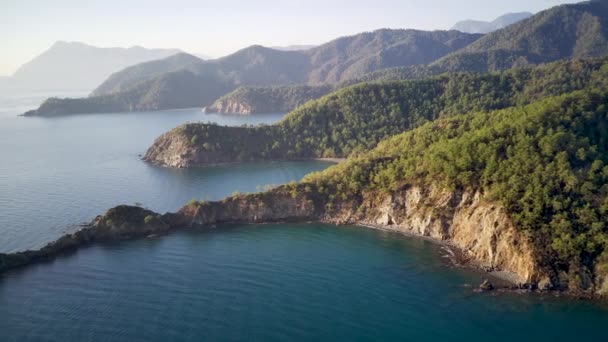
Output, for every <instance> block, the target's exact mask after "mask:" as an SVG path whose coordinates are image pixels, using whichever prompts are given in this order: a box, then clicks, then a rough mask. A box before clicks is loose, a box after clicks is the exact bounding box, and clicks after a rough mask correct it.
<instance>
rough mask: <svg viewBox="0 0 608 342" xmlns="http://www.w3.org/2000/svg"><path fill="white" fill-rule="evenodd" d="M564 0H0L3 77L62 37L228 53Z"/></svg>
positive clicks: (432, 24) (441, 25)
mask: <svg viewBox="0 0 608 342" xmlns="http://www.w3.org/2000/svg"><path fill="white" fill-rule="evenodd" d="M572 2H578V1H563V0H508V1H506V0H458V1H454V0H251V1H242V0H241V1H239V0H213V1H208V0H198V1H196V0H171V1H166V0H165V1H160V0H118V1H113V0H105V1H104V0H98V1H86V0H44V1H43V0H38V1H35V0H0V44H1V45H0V46H1V49H2V53H1V57H0V75H8V74H12V73H13V72H14V71H15V70H16V69H17V67H18V66H19V65H21V64H23V63H25V62H27V61H29V60H31V59H32V58H34V57H35V56H37V55H38V54H40V53H41V52H43V51H44V50H45V49H47V48H48V47H50V46H51V45H52V44H53V43H54V42H55V41H58V40H65V41H82V42H86V43H89V44H92V45H97V46H104V47H105V46H123V47H128V46H132V45H141V46H144V47H150V48H152V47H163V48H180V49H182V50H184V51H187V52H193V53H201V54H205V55H208V56H214V57H218V56H222V55H226V54H229V53H231V52H233V51H236V50H238V49H240V48H243V47H245V46H248V45H251V44H262V45H267V46H272V45H293V44H320V43H323V42H326V41H329V40H331V39H333V38H336V37H339V36H344V35H351V34H354V33H358V32H362V31H371V30H374V29H378V28H383V27H388V28H416V29H424V30H432V29H448V28H450V27H451V26H452V25H453V24H454V23H455V22H457V21H459V20H462V19H469V18H471V19H480V20H492V19H494V18H495V17H497V16H499V15H502V14H504V13H507V12H520V11H530V12H538V11H540V10H542V9H546V8H548V7H551V6H554V5H558V4H563V3H572Z"/></svg>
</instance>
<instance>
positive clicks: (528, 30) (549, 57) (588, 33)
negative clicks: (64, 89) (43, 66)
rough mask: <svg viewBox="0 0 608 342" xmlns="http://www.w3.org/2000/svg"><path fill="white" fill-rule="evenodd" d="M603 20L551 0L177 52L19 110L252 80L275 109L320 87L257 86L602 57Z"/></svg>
mask: <svg viewBox="0 0 608 342" xmlns="http://www.w3.org/2000/svg"><path fill="white" fill-rule="evenodd" d="M607 20H608V6H607V5H606V4H605V3H604V2H600V1H592V2H583V3H579V4H571V5H561V6H556V7H553V8H551V9H548V10H545V11H542V12H540V13H538V14H536V15H534V16H532V17H530V18H527V19H524V20H521V21H519V22H517V23H515V24H513V25H510V26H508V27H506V28H503V29H500V30H497V31H494V32H492V33H488V34H486V35H482V34H469V33H463V32H459V31H432V32H429V31H419V30H391V29H381V30H377V31H374V32H364V33H360V34H357V35H353V36H348V37H342V38H338V39H335V40H333V41H331V42H328V43H326V44H322V45H320V46H317V47H314V48H312V49H308V50H300V51H279V50H276V49H270V48H266V47H263V46H259V45H254V46H251V47H248V48H245V49H242V50H240V51H237V52H235V53H234V54H231V55H229V56H226V57H223V58H219V59H216V60H210V61H203V60H200V59H199V58H197V57H195V56H191V55H187V54H179V55H176V56H171V57H169V58H166V59H163V60H157V61H152V62H148V63H143V64H139V65H135V66H133V67H129V68H126V69H124V70H122V71H120V72H117V73H115V74H113V75H112V76H111V77H110V78H108V79H107V80H106V81H105V82H103V83H102V84H101V85H100V86H99V87H98V88H97V89H96V90H95V91H94V92H93V95H94V96H93V97H89V98H85V99H64V100H61V99H53V100H52V101H49V102H47V103H45V104H43V106H41V108H40V109H39V110H37V111H32V112H29V113H28V115H55V114H69V113H88V112H105V111H137V110H157V109H170V108H186V107H203V106H209V105H211V104H212V103H213V102H214V101H215V100H217V99H218V98H220V97H222V96H223V95H225V94H227V93H228V92H230V91H232V90H234V89H236V88H237V87H239V86H256V87H257V88H255V92H258V93H266V94H269V93H273V94H276V95H278V96H273V102H274V103H275V104H276V105H277V106H278V107H277V108H278V109H284V108H287V107H289V106H287V105H285V103H283V104H281V103H280V102H281V101H285V102H286V103H291V104H300V103H302V101H305V99H306V98H305V96H308V95H312V94H316V95H317V96H320V95H322V94H323V93H324V91H323V90H321V91H317V90H311V89H307V88H303V87H292V88H290V89H287V90H285V91H283V90H280V91H273V92H269V91H266V90H263V89H261V88H260V87H277V86H293V85H298V84H299V85H302V84H307V85H312V86H316V85H327V84H342V85H348V84H352V82H357V81H374V80H387V79H393V80H394V79H409V78H422V77H428V76H432V75H438V74H441V73H444V72H489V71H490V72H491V71H499V70H504V69H509V68H512V67H524V66H529V65H534V64H541V63H547V62H552V61H556V60H560V59H565V58H588V57H596V56H603V55H605V54H606V53H608V40H607V37H606V34H605V32H608V23H607ZM326 89H332V88H326ZM300 91H303V92H304V94H301V93H298V92H300ZM326 91H329V90H326ZM243 94H244V93H243V92H240V93H234V95H235V98H236V97H239V98H241V99H245V98H247V99H251V98H256V99H258V101H263V98H264V97H263V96H249V95H248V96H242V95H243ZM307 94H308V95H307ZM237 95H238V96H237ZM280 99H283V100H280ZM224 100H227V99H226V98H225V97H224ZM228 100H229V101H230V99H229V98H228ZM225 104H227V106H226V105H225V106H223V107H225V108H239V107H243V108H245V107H248V108H250V109H247V111H250V110H251V108H255V107H258V108H265V109H269V108H270V106H269V105H268V104H264V103H259V104H257V105H253V106H252V105H250V104H249V105H248V106H240V104H239V103H229V102H225ZM252 112H255V110H252Z"/></svg>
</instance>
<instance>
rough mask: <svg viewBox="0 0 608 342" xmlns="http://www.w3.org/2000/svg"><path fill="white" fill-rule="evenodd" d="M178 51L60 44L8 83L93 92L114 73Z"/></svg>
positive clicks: (137, 47) (39, 87)
mask: <svg viewBox="0 0 608 342" xmlns="http://www.w3.org/2000/svg"><path fill="white" fill-rule="evenodd" d="M178 52H180V51H179V50H177V49H146V48H143V47H140V46H134V47H131V48H100V47H96V46H91V45H88V44H85V43H80V42H63V41H59V42H56V43H55V44H53V46H51V47H50V48H49V49H48V50H47V51H45V52H43V53H42V54H41V55H39V56H38V57H36V58H34V59H33V60H31V61H30V62H28V63H26V64H24V65H23V66H21V67H20V68H19V69H18V70H17V71H16V72H15V73H14V74H13V76H12V77H10V78H8V79H7V80H6V81H5V83H9V85H11V86H13V87H17V88H23V89H36V90H76V89H78V90H87V89H93V88H95V87H96V86H98V85H99V84H100V83H101V82H103V81H104V80H105V79H106V78H108V77H109V76H110V75H111V74H112V73H113V72H116V71H119V70H121V69H124V68H125V67H128V66H131V65H135V64H138V63H142V62H146V61H150V60H155V59H159V58H165V57H167V56H171V55H173V54H176V53H178Z"/></svg>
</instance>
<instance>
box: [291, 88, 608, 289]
mask: <svg viewBox="0 0 608 342" xmlns="http://www.w3.org/2000/svg"><path fill="white" fill-rule="evenodd" d="M605 89H606V88H603V90H601V91H600V90H589V91H585V92H583V91H579V92H575V93H571V94H568V95H563V96H561V97H557V98H549V99H544V100H540V101H538V102H535V103H533V104H531V105H528V106H525V107H512V108H508V109H505V110H501V111H496V112H490V113H486V112H474V113H468V114H465V115H459V116H455V117H452V118H445V119H440V120H437V121H434V122H431V123H427V124H425V125H423V126H422V127H420V128H418V129H415V130H413V131H410V132H406V133H403V134H400V135H397V136H394V137H391V138H389V139H386V140H384V141H383V142H381V143H380V144H379V146H378V147H377V148H375V149H374V150H372V151H370V152H366V153H364V154H362V155H361V156H359V157H358V158H352V159H350V160H348V161H347V162H345V163H342V164H339V165H337V166H334V167H332V168H330V169H327V170H326V171H322V172H320V173H318V174H313V175H310V176H308V177H307V178H305V179H304V181H303V184H301V185H298V186H297V188H298V189H304V188H307V189H309V190H308V191H310V192H312V193H317V196H321V197H322V198H323V202H324V203H326V207H327V208H341V207H344V206H343V205H342V204H343V203H350V202H349V201H354V202H355V203H354V205H353V204H349V205H350V207H353V211H357V209H356V208H357V206H358V205H361V207H359V210H360V212H361V215H366V214H367V215H371V213H369V212H366V211H369V210H370V209H369V208H367V207H366V206H364V205H363V204H362V202H361V201H362V199H363V198H368V197H370V195H369V194H370V193H371V194H373V196H371V197H372V198H384V197H383V195H382V194H390V193H399V191H400V190H402V189H407V188H408V187H412V186H419V187H422V188H426V189H429V188H433V187H435V188H439V189H445V190H447V191H456V190H457V189H460V190H463V189H466V190H468V191H469V192H477V193H480V194H482V196H483V200H484V201H486V203H487V202H489V203H490V205H492V207H494V205H497V206H500V207H503V208H505V210H506V212H507V214H508V215H509V218H510V220H512V221H513V223H514V225H515V227H516V229H517V231H518V232H519V233H520V234H521V235H522V236H525V237H527V239H529V241H530V242H531V243H532V246H533V254H534V259H535V261H534V262H535V263H536V264H537V265H538V269H537V270H536V271H535V272H536V273H541V274H543V275H547V276H548V280H547V281H546V284H545V285H544V286H546V288H561V289H566V288H567V289H569V290H572V291H581V290H584V291H590V292H593V291H595V292H599V293H604V294H607V293H608V277H607V276H608V219H607V217H608V216H607V212H608V188H607V187H606V183H607V182H608V112H607V110H608V93H607V92H606V90H605ZM366 193H367V194H368V195H367V196H366V195H365V194H366ZM398 196H399V195H395V197H398ZM389 198H392V197H391V196H389ZM428 205H431V206H432V205H437V204H436V203H434V204H433V203H429V204H428ZM395 207H398V205H397V204H395ZM396 212H397V210H396ZM396 212H395V214H394V215H397V213H396ZM329 215H330V216H331V215H332V214H331V213H330V214H329ZM334 215H335V214H334ZM497 224H503V222H499V223H497ZM494 248H495V247H494ZM510 248H511V249H515V250H517V249H518V248H522V246H510Z"/></svg>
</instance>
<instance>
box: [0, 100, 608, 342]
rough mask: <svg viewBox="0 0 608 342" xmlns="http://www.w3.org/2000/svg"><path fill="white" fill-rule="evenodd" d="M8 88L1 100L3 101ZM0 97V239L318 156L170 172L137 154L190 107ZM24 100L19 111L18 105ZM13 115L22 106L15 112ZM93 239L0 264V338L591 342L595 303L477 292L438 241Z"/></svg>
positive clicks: (58, 230) (176, 201)
mask: <svg viewBox="0 0 608 342" xmlns="http://www.w3.org/2000/svg"><path fill="white" fill-rule="evenodd" d="M5 99H6V98H5ZM1 100H2V97H0V105H1V104H5V106H4V107H3V108H0V150H2V156H3V161H2V163H0V232H1V233H2V235H0V236H1V237H0V251H11V250H20V249H24V248H33V247H37V246H40V245H42V244H44V243H46V242H48V241H50V240H52V239H54V238H56V237H58V236H59V235H61V234H63V233H64V232H65V231H69V230H73V229H77V224H78V223H80V222H84V221H88V220H90V219H91V218H92V217H94V216H95V215H97V214H99V213H101V212H103V211H104V210H105V209H107V208H109V207H111V206H114V205H116V204H119V203H135V202H139V203H142V204H144V205H146V206H148V207H150V208H151V209H154V210H157V211H167V210H175V209H176V208H178V207H179V206H181V205H182V204H183V203H184V202H187V201H188V200H189V199H191V198H202V199H218V198H221V197H224V196H226V195H228V194H230V193H232V192H233V191H236V190H239V191H254V190H255V189H256V188H257V187H259V186H261V185H264V184H277V183H284V182H287V181H289V180H295V179H299V178H301V177H302V176H303V175H304V174H306V173H308V172H310V171H313V170H318V169H322V168H324V167H326V166H327V165H328V164H327V163H321V162H293V163H264V164H245V165H231V166H222V167H212V168H200V169H191V170H173V169H166V168H160V167H156V166H152V165H149V164H146V163H144V162H141V161H140V160H139V158H138V154H141V153H143V151H144V150H145V148H146V147H147V146H148V145H149V144H150V143H151V142H152V140H153V139H154V137H156V136H157V135H158V134H160V133H162V132H164V131H166V130H168V129H170V128H171V127H174V126H176V125H178V124H180V123H183V122H186V121H200V120H203V121H207V120H213V121H217V122H220V123H222V124H230V125H239V124H242V123H257V122H267V123H270V122H274V121H276V120H278V119H279V118H280V117H281V116H280V115H262V116H254V117H225V116H213V115H211V116H205V115H202V114H201V113H200V112H199V111H197V110H180V111H167V112H156V113H137V114H133V113H131V114H113V115H107V114H106V115H82V116H70V117H64V118H57V119H39V118H18V117H15V116H14V114H15V113H16V112H18V110H17V109H16V108H17V107H20V106H21V107H26V105H27V103H30V102H32V101H39V98H38V97H35V96H34V97H28V98H17V99H14V98H11V101H12V102H11V101H5V102H2V101H1ZM25 109H27V108H25ZM19 111H21V109H20V110H19ZM221 228H222V229H216V230H213V231H208V232H181V233H177V234H174V235H170V236H167V237H163V238H160V239H146V240H139V241H129V242H121V243H117V244H111V245H98V246H93V247H90V248H85V249H82V250H79V251H77V252H75V253H72V254H70V255H66V256H62V257H60V258H58V259H56V260H54V261H51V262H47V263H43V264H38V265H34V266H32V267H28V268H26V269H22V270H16V271H12V272H9V273H7V274H4V275H1V276H0V341H3V342H4V341H19V342H21V341H201V340H205V341H217V340H221V341H256V340H257V341H283V340H295V341H310V340H318V341H336V340H348V341H350V340H357V341H377V340H388V341H395V340H399V341H442V340H445V341H475V340H479V339H482V338H483V339H491V340H492V341H513V340H517V341H528V340H533V341H544V340H554V341H563V340H567V341H568V340H584V339H593V340H598V341H601V340H603V339H604V338H605V337H604V336H605V332H604V329H603V328H604V326H605V324H606V323H608V308H606V307H605V306H602V305H598V304H594V303H591V302H588V301H575V300H571V299H567V298H555V297H553V296H540V295H524V294H476V293H474V292H473V290H472V287H473V286H476V285H477V284H479V283H480V282H481V280H482V275H481V274H479V273H477V272H474V271H472V270H469V269H462V268H454V267H453V266H452V265H450V263H449V262H448V259H446V258H445V255H444V254H445V252H444V251H443V250H442V249H441V248H440V246H438V245H435V244H432V243H429V242H427V241H423V240H419V239H413V238H408V237H405V236H402V235H398V234H394V233H387V232H382V231H376V230H369V229H365V228H360V227H335V226H330V225H322V224H276V225H261V226H260V225H258V226H254V225H250V226H247V225H238V226H229V227H221Z"/></svg>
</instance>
